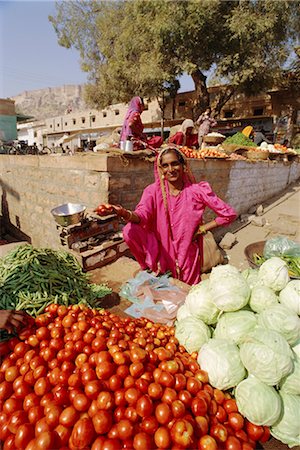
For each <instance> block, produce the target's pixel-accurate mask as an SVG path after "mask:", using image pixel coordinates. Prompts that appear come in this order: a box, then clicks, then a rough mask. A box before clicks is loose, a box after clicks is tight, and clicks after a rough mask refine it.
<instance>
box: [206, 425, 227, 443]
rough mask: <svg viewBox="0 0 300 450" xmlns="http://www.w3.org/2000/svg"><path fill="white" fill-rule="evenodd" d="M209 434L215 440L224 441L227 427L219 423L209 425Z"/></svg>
mask: <svg viewBox="0 0 300 450" xmlns="http://www.w3.org/2000/svg"><path fill="white" fill-rule="evenodd" d="M210 435H211V436H212V437H213V438H214V439H215V440H216V441H217V442H225V441H226V439H227V429H226V428H225V427H224V425H221V424H220V423H219V424H217V425H213V426H212V427H210Z"/></svg>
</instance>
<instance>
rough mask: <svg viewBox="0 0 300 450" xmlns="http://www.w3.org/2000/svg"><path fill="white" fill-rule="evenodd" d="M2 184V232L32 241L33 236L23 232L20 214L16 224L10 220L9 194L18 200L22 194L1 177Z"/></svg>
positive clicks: (0, 183)
mask: <svg viewBox="0 0 300 450" xmlns="http://www.w3.org/2000/svg"><path fill="white" fill-rule="evenodd" d="M0 186H1V190H2V195H1V216H2V226H3V228H2V233H3V234H9V235H11V236H12V237H13V238H15V239H17V240H22V241H27V242H29V243H31V238H30V237H29V236H27V234H25V233H23V232H22V231H21V222H20V218H19V216H16V217H15V219H16V224H17V226H15V225H14V224H13V223H12V222H11V220H10V213H9V205H8V201H7V194H8V193H9V194H10V195H11V196H13V197H14V198H15V199H17V200H18V201H19V200H20V195H19V194H18V192H16V191H15V190H14V189H12V188H11V187H10V186H9V185H8V184H6V183H4V182H3V181H2V180H1V179H0Z"/></svg>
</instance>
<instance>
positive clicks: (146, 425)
mask: <svg viewBox="0 0 300 450" xmlns="http://www.w3.org/2000/svg"><path fill="white" fill-rule="evenodd" d="M158 426H159V424H158V421H157V419H156V418H155V417H154V416H150V417H145V418H144V419H143V420H142V423H141V425H140V428H141V430H142V431H145V433H148V434H150V436H153V434H154V433H155V431H156V430H157V428H158Z"/></svg>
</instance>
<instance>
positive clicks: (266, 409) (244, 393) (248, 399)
mask: <svg viewBox="0 0 300 450" xmlns="http://www.w3.org/2000/svg"><path fill="white" fill-rule="evenodd" d="M235 399H236V403H237V407H238V410H239V412H240V413H241V414H242V415H243V416H244V417H246V418H247V419H248V420H249V421H250V422H252V423H254V424H255V425H267V426H270V425H273V424H274V423H276V422H277V420H278V419H279V417H280V414H281V409H282V404H281V398H280V396H279V394H278V393H277V391H276V389H275V388H273V387H272V386H268V385H267V384H265V383H263V382H262V381H260V380H258V379H257V378H256V377H254V376H252V375H250V376H249V377H248V378H246V379H245V380H243V381H241V382H240V383H239V384H238V385H237V387H236V388H235Z"/></svg>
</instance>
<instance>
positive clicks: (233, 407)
mask: <svg viewBox="0 0 300 450" xmlns="http://www.w3.org/2000/svg"><path fill="white" fill-rule="evenodd" d="M223 408H224V409H225V411H226V412H227V414H229V413H231V412H238V407H237V404H236V401H235V400H234V399H233V398H231V399H228V400H225V402H224V403H223Z"/></svg>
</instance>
